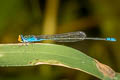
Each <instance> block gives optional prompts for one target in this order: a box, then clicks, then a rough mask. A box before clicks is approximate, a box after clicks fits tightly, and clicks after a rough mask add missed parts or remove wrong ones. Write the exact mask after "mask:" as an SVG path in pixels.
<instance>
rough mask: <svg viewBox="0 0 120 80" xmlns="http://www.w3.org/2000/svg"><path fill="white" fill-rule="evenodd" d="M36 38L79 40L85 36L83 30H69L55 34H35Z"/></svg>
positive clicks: (66, 40)
mask: <svg viewBox="0 0 120 80" xmlns="http://www.w3.org/2000/svg"><path fill="white" fill-rule="evenodd" d="M36 38H37V39H47V40H54V41H56V42H76V41H81V40H84V39H85V38H86V34H85V33H84V32H81V31H78V32H69V33H63V34H56V35H39V36H36Z"/></svg>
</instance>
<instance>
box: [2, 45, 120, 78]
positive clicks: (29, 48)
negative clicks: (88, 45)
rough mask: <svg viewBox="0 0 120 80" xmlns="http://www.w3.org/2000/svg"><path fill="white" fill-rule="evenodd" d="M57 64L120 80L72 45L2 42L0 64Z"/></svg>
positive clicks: (118, 76)
mask: <svg viewBox="0 0 120 80" xmlns="http://www.w3.org/2000/svg"><path fill="white" fill-rule="evenodd" d="M40 64H48V65H57V66H63V67H68V68H72V69H76V70H80V71H83V72H85V73H88V74H90V75H93V76H95V77H97V78H99V79H103V80H113V79H114V80H119V79H120V74H119V73H116V72H114V70H112V69H111V68H110V67H109V66H107V65H104V64H102V63H100V62H98V61H97V60H95V59H93V58H91V57H89V56H87V55H86V54H84V53H82V52H80V51H78V50H75V49H73V48H70V47H66V46H61V45H54V44H35V43H33V44H28V45H23V44H0V66H1V67H11V66H35V65H40Z"/></svg>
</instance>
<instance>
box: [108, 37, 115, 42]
mask: <svg viewBox="0 0 120 80" xmlns="http://www.w3.org/2000/svg"><path fill="white" fill-rule="evenodd" d="M106 40H107V41H112V42H115V41H117V40H116V39H115V38H109V37H108V38H106Z"/></svg>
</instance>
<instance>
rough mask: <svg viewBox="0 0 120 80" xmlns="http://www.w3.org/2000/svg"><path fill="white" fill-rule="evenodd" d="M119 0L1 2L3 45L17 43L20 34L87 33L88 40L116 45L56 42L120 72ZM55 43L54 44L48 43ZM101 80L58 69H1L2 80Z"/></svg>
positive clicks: (25, 0)
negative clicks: (89, 38) (96, 38)
mask: <svg viewBox="0 0 120 80" xmlns="http://www.w3.org/2000/svg"><path fill="white" fill-rule="evenodd" d="M119 23H120V0H114V1H113V0H1V1H0V43H16V42H18V41H17V37H18V35H19V34H23V35H28V34H30V35H31V34H34V35H39V34H56V33H64V32H73V31H84V32H85V33H86V34H87V36H88V37H115V38H117V42H106V41H92V40H91V41H90V40H86V41H80V42H75V43H56V44H60V45H66V46H69V47H73V48H75V49H78V50H80V51H82V52H84V53H86V54H87V55H88V56H91V57H93V58H95V59H97V60H99V61H100V62H102V63H104V64H107V65H109V66H111V67H112V68H113V69H114V70H115V71H117V72H120V69H119V67H120V58H119V57H120V54H119V50H120V47H119V46H120V41H119V37H120V36H119V33H120V32H119V30H120V24H119ZM49 43H55V42H49ZM26 79H28V80H33V79H34V80H99V79H96V78H95V77H92V76H90V75H88V74H86V73H83V72H79V71H76V70H71V69H68V68H63V67H56V66H48V65H42V66H36V67H11V68H3V67H1V68H0V80H26Z"/></svg>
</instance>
